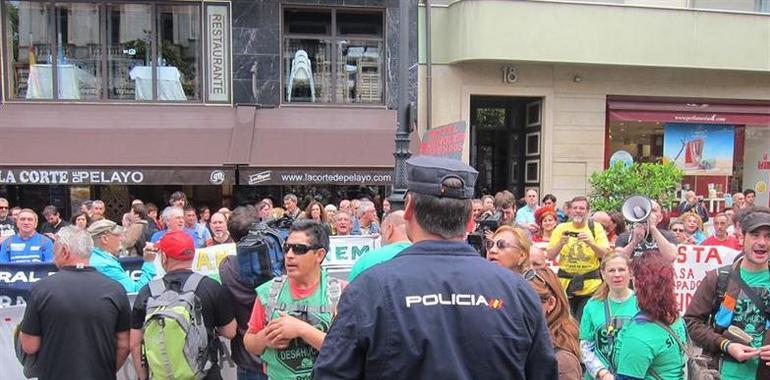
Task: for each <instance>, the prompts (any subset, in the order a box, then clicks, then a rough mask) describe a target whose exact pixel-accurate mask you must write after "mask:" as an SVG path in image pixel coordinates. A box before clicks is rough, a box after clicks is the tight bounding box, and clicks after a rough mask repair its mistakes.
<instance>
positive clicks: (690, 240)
mask: <svg viewBox="0 0 770 380" xmlns="http://www.w3.org/2000/svg"><path fill="white" fill-rule="evenodd" d="M679 219H681V220H682V223H684V232H685V234H686V235H687V244H700V243H702V242H703V241H704V240H706V235H705V234H704V233H703V219H701V218H700V216H698V214H696V213H694V212H687V213H684V214H682V215H681V216H680V217H679Z"/></svg>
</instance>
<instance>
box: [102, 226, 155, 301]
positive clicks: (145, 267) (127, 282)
mask: <svg viewBox="0 0 770 380" xmlns="http://www.w3.org/2000/svg"><path fill="white" fill-rule="evenodd" d="M88 233H90V234H91V237H92V238H93V240H94V248H93V253H92V255H91V261H90V264H91V266H92V267H94V268H96V270H97V271H99V272H101V273H102V274H104V275H105V276H107V277H109V278H111V279H113V280H115V281H117V282H118V283H120V285H122V286H123V288H124V289H125V290H126V292H128V293H136V292H138V291H139V289H141V288H142V286H144V285H146V284H147V283H149V282H150V281H151V280H152V279H153V277H155V264H154V263H153V261H155V251H153V250H144V251H143V252H144V263H143V264H142V273H141V274H140V275H139V278H137V279H136V280H132V279H131V277H130V276H129V275H128V274H127V273H126V271H125V270H124V269H123V267H122V266H121V265H120V262H119V261H118V253H119V252H120V248H121V247H120V246H121V242H122V240H123V236H124V234H125V229H124V228H123V227H121V226H119V225H118V224H117V223H115V222H113V221H111V220H107V219H102V220H97V221H96V222H93V223H91V225H90V226H88Z"/></svg>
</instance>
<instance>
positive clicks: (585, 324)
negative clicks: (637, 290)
mask: <svg viewBox="0 0 770 380" xmlns="http://www.w3.org/2000/svg"><path fill="white" fill-rule="evenodd" d="M608 299H609V301H610V316H611V318H614V319H616V320H617V322H616V323H614V324H613V325H612V327H610V326H605V325H606V324H607V319H606V317H605V313H604V300H600V299H595V298H592V299H590V300H588V302H587V303H586V306H585V308H584V309H583V317H582V318H581V320H580V340H587V341H593V342H594V344H595V347H594V352H595V353H596V356H597V357H598V358H599V360H600V361H601V362H602V364H604V366H605V367H607V368H610V366H609V359H610V358H611V356H612V352H613V347H612V346H611V345H610V340H609V334H615V336H616V337H617V336H618V333H619V332H620V331H619V330H618V329H617V328H618V327H621V328H622V326H625V325H627V324H628V323H629V321H630V320H631V318H633V317H634V316H635V315H636V314H637V313H638V312H639V306H638V305H637V304H636V294H634V293H631V295H630V296H629V297H628V298H626V300H625V301H623V302H617V301H614V300H612V299H611V298H609V297H608ZM583 378H584V379H586V380H591V379H593V376H591V374H590V373H588V371H586V373H585V375H584V376H583Z"/></svg>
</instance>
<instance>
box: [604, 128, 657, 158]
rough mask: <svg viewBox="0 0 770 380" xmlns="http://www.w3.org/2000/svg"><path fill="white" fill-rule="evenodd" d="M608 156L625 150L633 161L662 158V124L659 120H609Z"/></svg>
mask: <svg viewBox="0 0 770 380" xmlns="http://www.w3.org/2000/svg"><path fill="white" fill-rule="evenodd" d="M609 134H610V156H611V155H612V154H613V153H615V152H617V151H619V150H625V151H627V152H629V153H631V156H633V157H634V162H659V161H660V160H662V159H663V124H662V123H659V122H631V121H611V122H610V131H609Z"/></svg>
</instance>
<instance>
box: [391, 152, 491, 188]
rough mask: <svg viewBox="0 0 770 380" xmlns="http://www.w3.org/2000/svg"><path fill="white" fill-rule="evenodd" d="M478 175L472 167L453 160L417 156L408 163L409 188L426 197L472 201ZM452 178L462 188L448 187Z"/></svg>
mask: <svg viewBox="0 0 770 380" xmlns="http://www.w3.org/2000/svg"><path fill="white" fill-rule="evenodd" d="M478 175H479V172H477V171H476V170H475V169H473V168H472V167H470V166H468V165H467V164H465V163H463V162H462V161H460V160H455V159H452V158H443V157H435V156H415V157H412V158H410V159H409V160H407V161H406V182H407V188H408V189H409V191H413V192H415V193H420V194H425V195H433V196H436V197H446V198H456V199H470V198H472V197H473V193H474V186H475V184H476V178H477V177H478ZM450 178H454V179H457V180H459V181H460V183H461V186H459V187H455V186H446V183H445V181H446V180H448V179H450ZM450 182H451V181H450Z"/></svg>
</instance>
